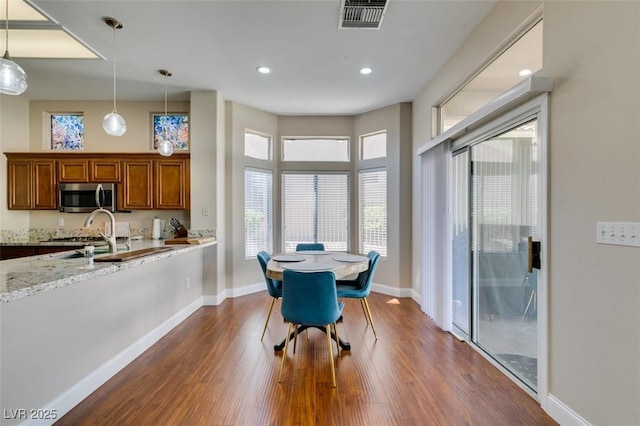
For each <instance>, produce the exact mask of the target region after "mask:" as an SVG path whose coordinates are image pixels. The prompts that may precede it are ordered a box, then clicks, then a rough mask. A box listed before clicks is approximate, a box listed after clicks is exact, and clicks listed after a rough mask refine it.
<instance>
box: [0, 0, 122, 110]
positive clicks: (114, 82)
mask: <svg viewBox="0 0 640 426" xmlns="http://www.w3.org/2000/svg"><path fill="white" fill-rule="evenodd" d="M8 1H9V0H7V2H8ZM116 26H117V25H114V26H113V112H115V113H116V114H117V113H118V111H116Z"/></svg>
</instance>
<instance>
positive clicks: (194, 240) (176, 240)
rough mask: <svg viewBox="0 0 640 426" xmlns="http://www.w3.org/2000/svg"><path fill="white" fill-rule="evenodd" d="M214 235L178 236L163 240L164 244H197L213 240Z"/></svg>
mask: <svg viewBox="0 0 640 426" xmlns="http://www.w3.org/2000/svg"><path fill="white" fill-rule="evenodd" d="M215 240H216V237H180V238H172V239H170V240H165V241H164V243H165V244H191V245H198V244H204V243H209V242H211V241H215Z"/></svg>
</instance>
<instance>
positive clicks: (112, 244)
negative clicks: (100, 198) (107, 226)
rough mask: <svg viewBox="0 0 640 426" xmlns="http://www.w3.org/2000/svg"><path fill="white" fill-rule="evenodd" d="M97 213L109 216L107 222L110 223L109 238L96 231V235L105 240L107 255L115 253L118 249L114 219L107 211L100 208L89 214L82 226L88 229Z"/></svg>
mask: <svg viewBox="0 0 640 426" xmlns="http://www.w3.org/2000/svg"><path fill="white" fill-rule="evenodd" d="M98 213H105V214H106V215H107V216H109V220H110V222H111V236H109V237H107V236H106V235H105V234H104V232H102V231H98V233H99V234H100V236H101V237H102V238H104V239H105V241H106V242H107V244H109V253H117V252H118V248H117V245H116V218H115V217H114V216H113V214H112V213H111V212H110V211H109V210H107V209H103V208H100V209H96V210H94V211H92V212H91V213H90V214H89V217H87V220H85V221H84V226H85V228H88V227H90V226H91V223H92V222H93V218H94V217H96V215H97V214H98Z"/></svg>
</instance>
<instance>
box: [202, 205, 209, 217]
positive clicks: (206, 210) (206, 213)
mask: <svg viewBox="0 0 640 426" xmlns="http://www.w3.org/2000/svg"><path fill="white" fill-rule="evenodd" d="M202 216H209V207H203V208H202Z"/></svg>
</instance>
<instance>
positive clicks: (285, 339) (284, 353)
mask: <svg viewBox="0 0 640 426" xmlns="http://www.w3.org/2000/svg"><path fill="white" fill-rule="evenodd" d="M290 333H291V323H289V325H288V326H287V334H286V335H285V338H284V350H283V351H282V362H281V363H280V374H279V375H278V383H280V382H282V370H284V360H285V359H286V358H287V347H288V346H289V334H290Z"/></svg>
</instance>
